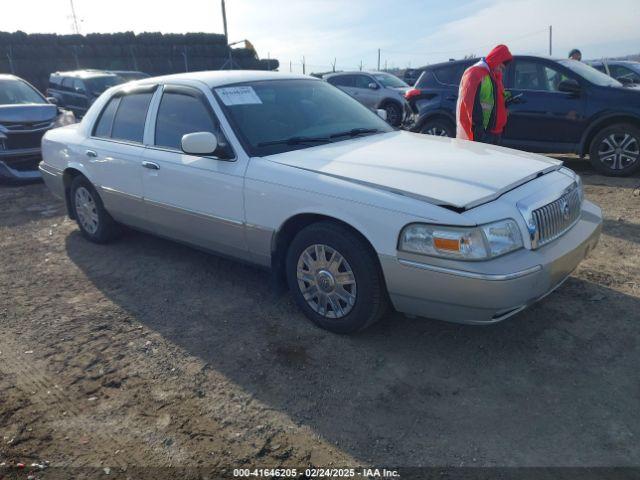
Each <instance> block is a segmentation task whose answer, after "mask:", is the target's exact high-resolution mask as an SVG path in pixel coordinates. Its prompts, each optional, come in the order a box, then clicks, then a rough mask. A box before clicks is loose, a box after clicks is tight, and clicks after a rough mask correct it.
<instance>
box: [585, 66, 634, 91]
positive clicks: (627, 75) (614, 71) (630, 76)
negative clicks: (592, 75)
mask: <svg viewBox="0 0 640 480" xmlns="http://www.w3.org/2000/svg"><path fill="white" fill-rule="evenodd" d="M588 64H589V65H591V66H592V67H593V68H595V69H596V70H600V71H601V72H602V73H606V74H607V75H609V76H610V77H613V78H615V79H616V80H618V81H619V82H620V83H622V84H623V85H624V84H632V85H637V84H640V62H632V61H629V60H602V61H597V62H588Z"/></svg>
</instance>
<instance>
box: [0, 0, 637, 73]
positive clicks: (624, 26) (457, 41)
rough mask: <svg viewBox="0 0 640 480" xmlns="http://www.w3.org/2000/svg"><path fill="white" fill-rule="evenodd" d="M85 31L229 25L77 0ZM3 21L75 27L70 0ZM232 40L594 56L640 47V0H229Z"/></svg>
mask: <svg viewBox="0 0 640 480" xmlns="http://www.w3.org/2000/svg"><path fill="white" fill-rule="evenodd" d="M74 4H75V9H76V13H77V16H78V18H79V19H80V22H79V25H80V31H81V33H92V32H101V33H106V32H117V31H128V30H131V31H134V32H136V33H139V32H144V31H151V32H157V31H160V32H164V33H170V32H171V33H184V32H215V33H222V32H223V26H222V15H221V9H220V0H180V1H179V2H174V1H165V2H163V1H158V0H108V1H105V0H74ZM0 5H3V6H4V8H2V15H0V31H16V30H22V31H25V32H27V33H35V32H38V33H59V34H66V33H72V32H73V22H72V17H71V7H70V0H20V1H15V0H0ZM226 10H227V20H228V29H229V39H230V41H236V40H243V39H245V38H246V39H248V40H250V41H251V42H252V43H253V45H254V46H255V48H256V50H257V51H258V54H259V56H260V57H261V58H267V57H270V58H277V59H279V60H280V65H281V67H280V69H281V70H284V71H288V70H289V69H290V68H291V70H292V71H294V72H301V71H302V60H303V57H304V61H305V64H306V72H307V73H310V72H321V71H327V70H330V69H331V68H332V63H333V62H334V61H335V63H336V69H339V70H347V69H357V68H359V66H360V64H361V62H362V65H363V68H364V69H375V68H377V56H378V49H380V51H381V54H380V59H381V62H380V63H381V65H380V66H381V67H382V68H384V67H385V65H386V66H387V67H389V68H394V67H395V68H406V67H417V66H421V65H426V64H429V63H435V62H439V61H446V60H448V59H449V58H462V57H464V56H465V55H479V56H482V55H484V54H486V53H487V52H488V51H489V50H490V49H491V47H492V46H493V45H496V44H498V43H505V44H507V45H508V46H509V47H510V48H511V50H512V51H513V52H514V53H522V54H525V53H528V54H537V55H543V54H548V53H549V25H552V26H553V43H552V46H553V55H555V56H563V57H564V56H566V55H567V53H568V51H569V50H571V49H572V48H579V49H580V50H582V53H583V56H584V58H586V59H595V58H602V57H605V56H609V57H613V56H620V55H627V54H633V53H640V28H639V27H638V19H640V1H639V0H606V1H602V0H447V1H444V2H443V1H442V0H421V1H419V0H395V1H390V0H288V1H287V0H227V1H226Z"/></svg>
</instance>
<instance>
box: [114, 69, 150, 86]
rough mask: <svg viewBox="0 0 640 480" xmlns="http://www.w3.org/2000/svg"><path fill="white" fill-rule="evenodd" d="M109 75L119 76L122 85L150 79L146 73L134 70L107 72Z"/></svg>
mask: <svg viewBox="0 0 640 480" xmlns="http://www.w3.org/2000/svg"><path fill="white" fill-rule="evenodd" d="M109 73H113V74H114V75H117V76H119V77H120V78H121V79H122V81H123V83H124V82H131V81H134V80H142V79H143V78H149V77H150V75H149V74H148V73H144V72H138V71H135V70H109Z"/></svg>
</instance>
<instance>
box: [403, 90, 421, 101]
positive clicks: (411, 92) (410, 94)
mask: <svg viewBox="0 0 640 480" xmlns="http://www.w3.org/2000/svg"><path fill="white" fill-rule="evenodd" d="M420 93H421V92H420V90H419V89H417V88H412V89H411V90H407V93H405V94H404V98H406V99H407V100H411V99H412V98H413V97H417V96H418V95H420Z"/></svg>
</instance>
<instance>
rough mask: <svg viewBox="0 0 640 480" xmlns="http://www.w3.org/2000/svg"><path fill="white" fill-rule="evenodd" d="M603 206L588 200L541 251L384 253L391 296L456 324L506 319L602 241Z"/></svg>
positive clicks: (416, 311) (401, 307)
mask: <svg viewBox="0 0 640 480" xmlns="http://www.w3.org/2000/svg"><path fill="white" fill-rule="evenodd" d="M601 230H602V213H601V211H600V209H599V208H598V207H597V206H596V205H594V204H592V203H590V202H587V201H585V202H584V203H583V207H582V213H581V218H580V220H579V221H578V223H577V224H576V225H575V226H574V227H573V228H571V230H569V231H568V232H566V233H565V234H564V235H563V236H562V237H560V238H558V239H557V240H555V241H553V242H551V243H549V244H548V245H545V246H544V247H542V248H539V249H537V250H526V249H521V250H519V251H517V252H513V253H511V254H507V255H505V256H502V257H499V258H496V259H494V260H490V261H487V262H460V261H457V262H452V261H448V262H442V261H438V259H430V258H428V257H424V256H417V255H406V256H403V257H390V256H381V257H380V261H381V264H382V269H383V272H384V275H385V280H386V282H387V289H388V291H389V296H390V297H391V301H392V302H393V305H394V306H395V308H396V309H397V310H398V311H400V312H403V313H405V314H408V315H415V316H421V317H428V318H435V319H439V320H446V321H451V322H457V323H468V324H490V323H496V322H499V321H501V320H504V319H506V318H508V317H510V316H512V315H514V314H516V313H518V312H520V311H522V310H524V309H525V308H526V307H528V306H529V305H531V304H533V303H535V302H536V301H538V300H540V299H542V298H544V297H545V296H546V295H548V294H549V293H551V292H552V291H553V290H555V289H556V288H557V287H558V286H560V284H562V282H564V280H566V278H567V277H568V276H569V275H570V274H571V272H573V271H574V270H575V268H576V267H577V266H578V264H579V263H580V262H581V261H582V260H583V259H584V258H585V257H586V256H587V255H588V254H589V252H590V251H591V250H593V248H595V246H596V245H597V243H598V239H599V238H600V232H601Z"/></svg>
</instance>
